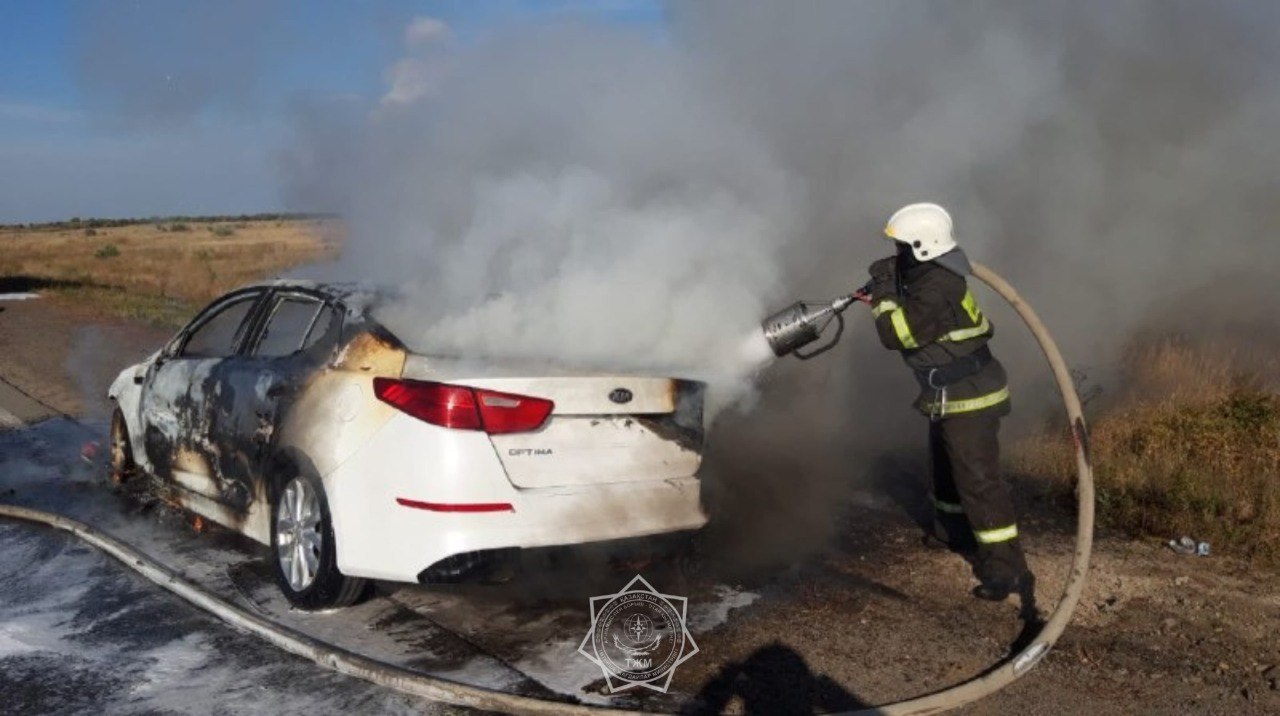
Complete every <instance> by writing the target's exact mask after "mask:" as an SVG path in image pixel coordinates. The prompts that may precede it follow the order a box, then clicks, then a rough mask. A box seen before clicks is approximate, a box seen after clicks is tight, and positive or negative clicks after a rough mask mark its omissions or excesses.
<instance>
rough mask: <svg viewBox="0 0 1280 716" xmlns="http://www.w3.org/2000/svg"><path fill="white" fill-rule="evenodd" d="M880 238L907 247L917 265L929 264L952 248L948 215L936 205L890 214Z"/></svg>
mask: <svg viewBox="0 0 1280 716" xmlns="http://www.w3.org/2000/svg"><path fill="white" fill-rule="evenodd" d="M884 235H885V236H886V237H887V238H889V239H892V240H893V241H897V242H899V243H903V244H906V245H907V246H910V247H911V254H912V255H913V256H915V257H916V260H917V261H933V260H934V259H936V258H938V257H939V256H942V255H943V254H945V253H947V252H949V251H951V250H953V249H955V248H956V239H955V236H953V235H952V233H951V215H950V214H948V213H947V210H946V209H944V208H942V207H941V206H938V205H937V204H928V203H922V204H909V205H907V206H904V207H902V208H901V209H898V210H897V211H896V212H894V214H893V216H891V217H889V223H888V224H886V225H885V227H884Z"/></svg>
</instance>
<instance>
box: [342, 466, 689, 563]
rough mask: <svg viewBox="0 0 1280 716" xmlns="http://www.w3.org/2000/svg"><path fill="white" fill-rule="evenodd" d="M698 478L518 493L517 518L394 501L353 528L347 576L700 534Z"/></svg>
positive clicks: (346, 531) (345, 552) (346, 541)
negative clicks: (469, 557)
mask: <svg viewBox="0 0 1280 716" xmlns="http://www.w3.org/2000/svg"><path fill="white" fill-rule="evenodd" d="M698 491H699V481H698V478H696V477H687V478H681V479H678V480H664V481H660V482H656V483H620V484H613V485H595V486H591V487H584V488H576V489H574V490H572V491H569V490H555V489H541V490H514V489H513V490H512V495H511V505H512V510H511V511H503V512H434V511H429V510H423V509H418V508H413V507H405V506H403V505H399V504H396V503H394V502H392V503H391V504H389V505H387V506H386V509H385V510H384V511H383V514H381V515H379V516H377V517H376V518H374V519H367V520H356V521H347V524H345V525H344V528H343V534H342V535H341V536H340V537H339V538H338V544H339V550H338V568H339V570H341V571H342V573H343V574H347V575H350V576H355V577H370V578H373V579H388V580H394V581H403V582H415V581H418V579H419V575H420V574H421V573H422V572H423V571H424V570H426V569H427V568H429V567H431V566H432V565H434V564H437V563H438V562H440V561H442V560H444V559H446V558H448V557H452V556H455V555H462V554H467V553H472V552H484V551H489V550H501V549H508V548H533V547H551V546H562V545H574V544H582V543H586V542H599V541H606V540H616V539H623V538H628V537H643V536H648V535H656V534H665V533H668V532H678V531H684V530H691V529H696V528H698V527H701V526H703V525H704V524H706V522H707V517H706V514H705V513H704V512H703V511H702V509H701V506H700V501H699V495H698Z"/></svg>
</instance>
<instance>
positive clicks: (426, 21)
mask: <svg viewBox="0 0 1280 716" xmlns="http://www.w3.org/2000/svg"><path fill="white" fill-rule="evenodd" d="M448 36H449V26H448V25H447V24H445V22H444V21H443V20H437V19H436V18H434V17H425V16H423V17H415V18H413V20H412V21H411V22H410V23H409V26H408V27H406V28H405V30H404V42H405V44H406V45H408V46H409V47H411V48H412V47H421V46H423V45H430V44H432V43H435V42H437V41H439V40H443V39H445V38H446V37H448Z"/></svg>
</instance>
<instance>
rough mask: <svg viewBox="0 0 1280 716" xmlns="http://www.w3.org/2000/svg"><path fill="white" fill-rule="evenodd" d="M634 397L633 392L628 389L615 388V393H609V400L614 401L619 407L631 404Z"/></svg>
mask: <svg viewBox="0 0 1280 716" xmlns="http://www.w3.org/2000/svg"><path fill="white" fill-rule="evenodd" d="M634 397H635V396H634V395H632V394H631V391H629V390H627V389H626V388H614V389H613V392H611V393H609V400H612V401H613V402H615V403H617V404H618V405H622V404H624V403H630V402H631V399H632V398H634Z"/></svg>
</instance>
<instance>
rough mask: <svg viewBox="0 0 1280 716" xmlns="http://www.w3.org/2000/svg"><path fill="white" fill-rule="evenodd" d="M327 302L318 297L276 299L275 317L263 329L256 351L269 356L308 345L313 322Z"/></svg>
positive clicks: (284, 353) (280, 354) (255, 353)
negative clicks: (317, 298) (322, 301)
mask: <svg viewBox="0 0 1280 716" xmlns="http://www.w3.org/2000/svg"><path fill="white" fill-rule="evenodd" d="M322 308H324V304H323V303H321V302H320V301H317V300H316V299H314V298H307V297H303V296H282V297H280V298H277V299H276V302H275V306H274V307H273V309H272V311H271V318H269V319H268V320H267V325H266V326H265V327H264V328H263V329H262V336H261V337H260V338H259V339H258V346H257V348H255V349H254V351H253V354H254V355H256V356H262V357H266V358H278V357H282V356H288V355H293V354H294V353H297V352H298V351H300V350H302V349H303V348H304V347H306V346H305V345H304V341H305V340H306V339H307V338H308V331H310V329H311V326H312V324H313V323H314V322H315V320H316V316H317V314H318V313H319V311H320V309H322Z"/></svg>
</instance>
